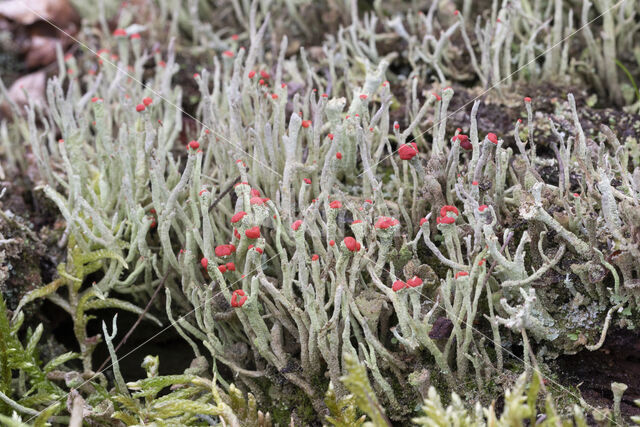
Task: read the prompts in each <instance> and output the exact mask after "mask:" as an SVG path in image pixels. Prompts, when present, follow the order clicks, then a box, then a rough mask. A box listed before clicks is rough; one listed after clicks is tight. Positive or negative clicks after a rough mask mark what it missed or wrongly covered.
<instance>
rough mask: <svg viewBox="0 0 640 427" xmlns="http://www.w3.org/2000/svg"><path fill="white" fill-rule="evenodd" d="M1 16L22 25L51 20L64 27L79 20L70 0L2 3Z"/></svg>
mask: <svg viewBox="0 0 640 427" xmlns="http://www.w3.org/2000/svg"><path fill="white" fill-rule="evenodd" d="M0 15H2V16H4V17H6V18H8V19H11V20H13V21H16V22H19V23H20V24H22V25H31V24H33V23H34V22H37V21H40V20H49V21H51V22H53V23H54V24H56V25H59V26H62V27H64V26H67V25H69V24H70V23H71V22H75V21H77V20H78V15H77V14H76V11H75V9H74V8H73V7H72V6H71V4H70V3H69V1H68V0H8V1H3V2H0Z"/></svg>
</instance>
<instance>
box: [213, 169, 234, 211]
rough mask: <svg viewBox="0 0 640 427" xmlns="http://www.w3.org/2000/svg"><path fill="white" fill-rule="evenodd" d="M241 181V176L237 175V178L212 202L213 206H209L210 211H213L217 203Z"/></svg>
mask: <svg viewBox="0 0 640 427" xmlns="http://www.w3.org/2000/svg"><path fill="white" fill-rule="evenodd" d="M239 182H240V177H237V178H236V179H234V180H233V182H232V183H231V184H229V186H228V187H227V188H226V189H225V190H224V191H223V192H222V193H220V195H219V196H218V198H217V199H215V200H214V201H213V203H211V206H209V212H211V211H212V210H213V208H215V207H216V205H217V204H218V203H220V201H221V200H222V199H223V198H224V196H226V195H227V194H229V192H230V191H231V190H233V186H234V185H236V184H237V183H239Z"/></svg>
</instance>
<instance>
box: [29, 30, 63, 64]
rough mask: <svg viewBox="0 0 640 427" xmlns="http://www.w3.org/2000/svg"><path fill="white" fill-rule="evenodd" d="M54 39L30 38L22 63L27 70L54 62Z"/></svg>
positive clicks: (57, 40) (58, 40) (55, 40)
mask: <svg viewBox="0 0 640 427" xmlns="http://www.w3.org/2000/svg"><path fill="white" fill-rule="evenodd" d="M57 43H60V39H58V38H56V37H45V36H32V37H31V40H30V43H29V49H28V50H27V55H26V57H25V59H24V63H25V65H26V66H27V68H35V67H39V66H42V65H47V64H50V63H52V62H53V61H55V60H56V44H57Z"/></svg>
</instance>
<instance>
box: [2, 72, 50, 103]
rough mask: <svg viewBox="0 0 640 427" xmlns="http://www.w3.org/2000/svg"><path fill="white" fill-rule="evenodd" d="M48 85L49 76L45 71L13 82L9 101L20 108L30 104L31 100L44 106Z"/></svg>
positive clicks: (9, 92)
mask: <svg viewBox="0 0 640 427" xmlns="http://www.w3.org/2000/svg"><path fill="white" fill-rule="evenodd" d="M46 84H47V74H46V73H45V72H44V71H36V72H35V73H31V74H27V75H26V76H23V77H20V78H19V79H18V80H16V81H15V82H13V84H12V85H11V87H10V88H9V91H8V95H9V99H11V100H12V101H13V102H15V103H16V104H18V105H19V106H21V105H26V104H28V103H29V100H31V101H33V102H34V103H40V104H42V105H44V103H45V95H44V94H45V87H46Z"/></svg>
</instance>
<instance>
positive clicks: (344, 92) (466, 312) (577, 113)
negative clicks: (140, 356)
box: [0, 0, 640, 426]
mask: <svg viewBox="0 0 640 427" xmlns="http://www.w3.org/2000/svg"><path fill="white" fill-rule="evenodd" d="M201 3H206V6H199V5H200V4H201ZM213 3H214V2H211V4H209V2H195V1H193V2H188V6H187V5H183V6H182V8H181V6H180V4H179V2H163V1H161V2H159V5H158V7H157V9H155V6H154V7H152V8H151V11H152V12H154V13H156V14H157V18H158V20H159V21H160V22H162V21H163V20H164V21H165V23H166V24H167V25H168V27H169V30H168V33H169V35H170V36H175V37H171V38H170V40H169V39H167V36H166V34H164V35H163V34H162V31H163V29H162V27H163V26H162V25H160V24H158V27H157V28H156V27H155V26H154V25H155V24H149V25H148V27H144V26H141V25H140V24H141V23H136V22H135V19H134V18H135V16H134V15H133V14H131V13H122V14H121V15H120V18H119V22H118V24H119V25H118V29H117V30H116V31H115V32H111V31H110V32H109V33H106V32H105V31H103V32H102V33H101V32H100V31H99V28H100V25H101V24H102V27H103V29H106V23H105V22H101V20H100V19H99V18H96V19H97V20H98V24H97V25H96V26H95V27H91V24H90V23H89V22H87V23H86V25H87V30H86V32H85V34H84V35H83V36H82V38H81V40H80V42H82V43H83V44H85V45H86V49H84V51H83V52H82V53H81V54H78V55H76V56H72V57H66V58H65V56H64V55H63V53H62V52H59V55H58V56H59V72H58V73H57V75H56V76H54V77H52V78H51V79H50V80H49V82H48V85H47V93H46V95H47V102H46V104H44V105H39V104H36V103H34V102H29V103H28V104H27V105H24V106H18V105H15V104H13V105H11V107H12V109H13V113H14V114H13V119H12V120H6V121H3V122H2V127H1V129H0V131H1V132H0V135H2V138H3V139H4V140H5V142H4V147H5V148H6V150H8V151H10V152H11V154H10V155H9V154H7V153H5V159H6V160H7V162H6V163H7V164H6V165H5V166H4V168H5V169H10V170H12V171H15V172H16V173H20V171H21V163H20V162H18V161H13V162H12V161H11V159H18V158H22V157H25V158H26V157H27V156H28V157H29V158H30V161H31V162H32V164H35V165H36V167H37V170H38V185H37V187H36V188H35V189H34V191H35V192H39V193H41V194H44V195H46V197H47V198H48V199H50V200H51V201H52V202H53V203H54V204H55V206H56V207H57V209H58V211H59V215H60V216H61V217H62V218H63V219H64V227H63V229H62V230H60V233H59V236H58V238H59V246H60V247H62V248H63V249H64V251H65V252H66V257H65V260H64V261H61V262H60V263H59V264H58V265H57V275H56V277H55V278H54V279H53V281H51V282H50V283H49V284H46V285H43V286H41V287H37V288H36V289H34V290H32V291H29V292H26V293H25V294H24V295H22V297H21V300H20V302H19V304H17V306H13V307H9V308H10V310H9V309H8V308H7V307H6V306H5V303H4V298H2V299H0V331H1V332H2V336H1V338H0V372H2V381H0V392H1V394H0V398H1V402H0V408H2V412H3V413H5V414H7V417H3V418H2V420H3V421H4V422H6V423H10V424H11V423H13V424H14V425H21V424H20V422H21V421H20V420H19V419H20V417H21V418H22V420H23V421H27V420H28V422H30V423H36V424H37V425H44V423H45V422H46V420H47V419H49V420H50V421H53V422H63V423H64V422H69V421H75V422H77V420H79V419H83V418H84V419H85V420H86V421H87V422H93V423H98V424H103V423H116V422H121V423H124V424H126V425H138V424H147V423H150V422H156V423H158V424H164V423H166V424H176V423H178V424H217V423H225V424H229V425H270V424H271V423H272V422H275V423H280V424H282V425H284V424H285V423H288V422H289V421H290V420H293V422H294V423H300V424H307V423H311V422H320V423H332V424H334V425H342V426H351V425H361V424H362V423H364V422H365V420H366V419H368V420H369V421H366V422H370V423H372V425H386V424H388V423H389V422H390V421H389V420H393V421H394V422H398V423H402V422H408V421H409V420H411V419H413V422H414V423H416V424H417V425H485V424H489V425H518V424H520V423H523V422H524V420H525V419H527V420H530V421H531V423H532V424H533V423H535V422H536V419H537V415H538V413H544V414H546V417H547V418H546V421H545V422H546V423H548V424H549V425H551V424H553V425H556V424H555V423H557V422H559V420H560V419H562V418H563V417H564V419H565V420H567V419H569V418H566V417H571V419H573V422H575V423H577V424H578V425H583V423H585V416H584V415H583V413H584V412H588V413H590V414H592V416H594V417H595V418H596V419H598V420H601V421H602V422H614V420H615V421H618V422H621V420H622V417H621V415H620V413H619V412H620V410H619V403H620V398H621V396H622V392H619V393H618V397H617V398H616V399H617V402H618V403H617V404H618V406H617V410H614V411H613V413H612V412H611V411H609V409H607V408H596V407H594V406H592V405H590V404H588V403H587V402H585V401H584V400H582V399H581V398H580V396H579V394H578V393H577V391H576V390H575V389H573V388H572V389H571V390H569V391H567V389H566V388H565V386H563V385H561V384H560V383H559V382H558V378H557V377H556V376H555V375H553V374H552V372H551V370H550V367H549V365H548V362H550V361H552V360H553V359H554V358H555V357H557V356H558V355H563V354H573V353H575V352H578V351H580V350H582V349H587V350H589V351H594V350H597V349H599V348H600V347H601V346H602V345H603V343H604V341H605V339H606V336H607V332H608V330H610V329H611V328H613V327H615V328H626V329H634V328H636V327H637V326H638V322H639V321H640V316H639V314H640V311H639V307H640V293H639V289H640V276H639V275H640V267H639V266H640V249H639V247H640V154H639V149H638V142H637V139H636V137H634V136H629V135H616V132H615V131H614V130H612V128H611V127H608V126H607V125H606V124H601V125H600V127H599V128H598V129H597V130H593V129H590V130H589V132H586V131H585V129H584V128H583V124H582V123H581V119H582V117H581V109H582V108H583V107H585V106H584V105H581V104H580V103H579V102H577V101H576V99H575V98H574V96H573V95H572V94H571V93H568V94H567V95H566V97H565V96H564V94H558V97H560V98H562V101H558V103H557V108H556V110H555V111H553V113H550V112H548V111H539V110H538V108H537V105H536V104H537V103H538V100H537V99H536V97H535V96H534V94H532V93H522V94H521V93H520V92H519V91H520V90H521V88H522V87H525V86H523V82H528V83H529V84H532V83H534V82H545V81H548V80H551V79H555V78H556V77H557V78H563V79H566V81H565V83H567V84H575V83H576V82H578V81H581V82H587V81H588V82H590V84H591V85H592V86H591V87H593V88H594V92H595V93H598V96H599V97H601V98H603V99H604V98H605V97H608V100H609V102H612V103H617V104H618V105H621V104H623V103H627V104H629V105H628V106H627V107H625V108H626V109H627V110H628V111H629V112H630V113H629V114H631V113H632V112H633V111H634V110H637V107H638V104H637V103H636V104H633V103H634V102H635V99H633V96H634V94H633V93H632V94H631V96H630V97H629V96H627V95H626V94H627V93H629V91H628V90H627V89H628V85H625V84H623V83H620V81H621V80H622V77H621V74H620V73H618V72H617V71H616V65H615V64H616V60H617V59H616V58H617V56H616V54H617V52H621V51H623V50H625V49H630V48H631V47H632V46H635V45H634V43H636V42H637V41H638V34H637V25H632V24H633V22H634V19H637V18H636V12H635V10H634V5H636V4H638V3H637V2H633V1H627V2H623V3H624V4H623V5H621V6H619V7H618V8H617V9H616V10H615V11H614V12H611V13H608V14H605V15H603V18H602V22H599V21H598V22H597V23H595V24H592V23H591V20H592V19H593V18H595V17H597V16H598V14H600V13H602V12H604V11H605V10H607V9H609V8H611V7H613V6H614V5H613V3H612V2H610V1H605V0H602V1H598V2H596V3H597V10H593V7H592V5H591V4H590V2H584V3H583V4H582V6H581V7H580V8H578V9H575V8H572V7H568V6H567V5H566V4H563V2H561V1H555V2H551V1H548V2H547V1H536V2H533V4H530V3H529V2H526V1H522V2H520V3H521V4H520V6H521V8H520V9H516V8H515V7H514V5H512V4H511V3H509V2H507V4H505V5H502V6H500V7H499V5H498V2H493V8H492V9H491V10H490V11H489V12H488V13H485V14H484V15H483V16H480V15H479V16H478V18H477V20H476V21H475V22H474V20H473V19H472V16H473V13H474V12H473V7H472V4H471V2H469V1H465V2H464V4H462V5H461V7H460V10H461V12H458V11H456V10H455V8H454V7H451V8H449V6H452V5H450V4H448V3H447V2H444V3H447V5H445V6H442V5H441V3H443V2H427V3H428V5H427V6H428V7H425V9H424V10H425V12H424V13H422V12H419V13H416V11H415V10H413V11H412V10H409V11H407V12H405V13H401V14H397V15H394V16H393V18H391V16H390V13H391V12H390V9H387V8H386V7H385V6H383V5H382V3H383V2H374V8H373V10H371V11H368V12H366V13H363V11H360V13H359V11H358V8H357V7H356V2H353V3H350V4H349V5H346V6H336V7H337V8H338V10H340V8H345V11H348V12H349V13H350V15H349V16H350V18H351V19H350V22H349V23H348V25H346V26H344V27H341V28H340V29H339V30H337V31H336V32H335V33H328V34H326V36H325V38H324V40H323V41H322V43H321V45H320V46H313V47H312V48H309V47H308V46H307V47H300V48H299V49H297V47H298V46H299V42H296V43H295V44H294V47H296V49H295V50H294V51H293V52H292V48H291V40H289V38H288V37H287V36H286V35H284V36H282V37H280V38H278V39H276V38H275V36H276V35H281V34H282V32H285V33H286V32H287V31H288V32H289V35H291V34H293V33H296V34H298V33H307V32H308V31H309V30H308V29H307V28H305V26H304V24H303V23H302V21H301V17H300V15H299V11H298V10H297V9H296V6H295V5H294V3H295V2H287V1H283V2H274V5H271V10H273V11H274V12H275V13H274V15H269V14H268V13H267V12H268V8H267V5H266V4H265V5H263V4H262V2H257V1H254V2H252V3H251V4H250V5H249V4H248V3H249V2H237V4H236V2H233V3H234V8H233V13H234V14H235V16H236V19H240V21H242V23H243V25H242V30H239V31H240V32H241V35H240V36H238V35H235V34H234V35H233V36H232V35H231V34H224V33H223V32H221V31H219V30H218V29H217V28H216V27H215V25H213V24H205V22H206V21H205V18H204V17H206V16H207V14H208V13H213V10H214V9H208V8H215V7H216V6H214V5H213ZM245 3H247V4H245ZM266 3H269V2H266ZM276 3H277V5H276ZM329 3H331V2H329ZM287 6H289V7H288V8H287ZM307 6H308V7H312V6H309V5H307ZM334 6H335V5H334ZM347 6H348V7H347ZM199 7H204V8H205V9H204V10H199V9H198V8H199ZM387 7H391V6H387ZM278 8H280V9H281V10H279V9H278ZM449 9H450V10H449ZM229 10H231V9H229ZM302 10H304V8H302ZM227 12H228V10H227ZM149 13H151V12H149ZM185 13H186V14H187V16H188V17H189V19H188V20H187V22H186V23H185V22H183V20H184V16H185ZM578 13H580V15H579V18H578V15H577V14H578ZM280 15H281V16H280ZM87 16H89V12H87ZM552 17H553V19H551V18H552ZM181 22H182V23H183V24H184V26H181V25H179V24H180V23H181ZM274 22H275V24H274ZM279 22H280V23H282V22H289V23H291V27H290V28H288V29H287V30H286V31H284V30H283V29H282V28H280V27H278V25H279V24H278V23H279ZM566 23H570V25H569V26H565V24H566ZM217 24H219V22H217V21H216V25H217ZM584 24H589V26H588V27H587V28H588V30H585V31H584V32H583V33H580V35H576V36H575V38H578V37H584V38H585V39H586V42H583V43H582V44H578V43H577V42H576V40H574V38H570V39H566V40H565V39H564V38H565V36H567V35H571V33H572V31H573V29H574V28H575V26H578V25H584ZM474 25H475V27H474ZM571 25H574V26H573V27H572V26H571ZM89 28H93V29H94V30H95V31H94V32H93V33H92V32H90V31H89ZM596 31H602V34H603V35H602V36H601V37H602V41H601V42H598V41H597V40H595V36H594V34H596ZM152 36H156V37H157V39H158V40H161V41H163V42H166V45H163V47H157V45H154V43H153V41H154V40H153V38H152ZM309 37H310V36H309ZM392 42H393V43H396V45H395V46H396V47H395V48H390V47H389V45H392V44H393V43H392ZM556 45H557V46H556ZM398 46H401V47H402V50H400V49H399V48H398ZM575 46H581V48H582V49H583V50H582V58H581V59H580V60H579V61H577V60H576V61H573V60H570V59H569V53H568V52H569V50H570V49H571V48H572V47H575ZM189 49H192V50H193V52H195V53H194V56H195V57H196V58H202V61H201V62H197V64H198V65H197V66H193V67H190V66H186V65H185V64H183V63H181V59H180V58H185V57H186V56H187V55H186V54H185V53H183V52H184V51H189ZM202 53H206V55H203V54H202ZM540 54H543V58H542V60H541V62H539V61H533V62H530V61H531V60H532V59H534V58H536V56H538V55H540ZM636 56H638V55H637V52H636ZM540 63H542V65H540ZM582 68H584V69H587V70H588V71H585V72H584V73H582V74H581V72H580V71H578V70H579V69H582ZM622 68H624V66H622ZM520 69H522V70H520ZM619 69H620V68H618V70H619ZM90 71H91V72H90ZM516 71H518V72H517V73H516V74H514V72H516ZM184 75H188V76H189V77H188V78H187V79H185V77H184ZM179 79H181V80H182V81H185V80H188V82H186V83H184V84H178V83H176V81H177V80H179ZM469 80H473V81H476V82H477V83H478V84H479V85H480V86H481V87H483V88H486V89H491V90H490V91H489V92H487V93H486V96H487V97H489V98H488V100H490V101H487V102H483V101H481V100H480V99H471V98H470V97H469V93H470V92H468V91H467V90H466V89H465V88H464V87H463V86H462V82H465V81H469ZM632 81H633V80H632ZM185 87H188V88H190V90H191V92H190V93H189V97H190V99H189V100H187V103H188V102H193V100H194V99H195V100H196V102H195V104H194V106H195V108H194V109H193V111H192V112H191V113H185V112H183V111H182V110H181V106H182V105H183V104H185V103H186V102H184V100H183V98H184V96H185V93H184V91H185ZM0 88H2V89H3V91H4V86H3V85H0ZM4 92H5V93H6V91H4ZM458 92H461V93H462V94H464V95H465V96H466V97H467V99H464V100H462V101H458V100H457V99H456V97H457V96H458V95H457V93H458ZM514 93H515V94H516V95H513V94H514ZM478 94H479V92H478ZM507 94H508V95H507ZM530 95H531V96H530ZM473 96H475V95H473ZM483 96H484V94H483ZM505 97H507V98H510V101H509V102H511V103H512V105H517V107H516V108H517V109H519V111H520V112H521V113H522V117H523V119H517V120H513V121H512V122H509V124H508V131H506V130H498V129H487V128H486V124H485V123H486V121H485V122H483V117H485V114H486V111H487V110H488V109H491V108H492V102H493V103H498V102H501V101H500V100H502V99H505ZM469 99H471V101H468V100H469ZM513 99H517V100H516V101H513ZM581 100H582V101H583V99H582V98H581ZM508 120H511V118H508ZM635 135H638V133H636V134H635ZM550 171H551V172H550ZM4 215H8V213H6V212H5V214H4ZM5 244H10V243H7V242H6V243H5ZM3 292H4V290H3ZM43 298H46V299H48V300H49V301H51V302H52V303H53V304H56V305H57V306H59V307H61V308H62V309H63V310H64V312H65V313H66V314H67V315H68V316H70V317H71V319H72V322H73V334H74V337H75V340H76V341H77V343H78V351H77V352H68V353H64V354H62V355H59V356H57V357H56V358H54V359H51V360H41V358H40V357H39V355H38V350H37V348H38V341H39V338H40V336H41V334H42V332H43V325H39V326H37V327H36V328H35V329H32V328H29V329H28V331H27V333H26V336H24V335H23V334H22V335H21V334H19V333H18V332H19V331H20V330H21V327H22V325H23V322H24V318H25V316H24V312H23V309H25V308H26V307H29V305H30V304H32V303H33V301H36V300H39V299H43ZM150 300H152V301H151V304H150V306H149V307H147V304H148V302H149V301H150ZM104 309H115V310H118V311H122V310H124V311H130V312H134V313H136V314H138V315H140V316H143V317H145V318H146V319H147V320H149V321H154V322H157V323H158V324H161V325H163V326H166V327H167V328H173V329H175V330H176V331H177V332H178V334H180V336H181V337H182V338H183V339H184V348H182V349H181V357H182V358H189V359H193V362H192V363H191V366H190V367H189V368H188V369H187V370H186V371H185V372H175V373H174V375H160V374H159V371H158V369H159V366H160V363H162V364H165V365H169V364H170V363H171V361H168V360H162V361H160V360H159V359H158V358H157V357H153V356H147V358H145V361H144V363H143V367H144V368H145V370H146V372H147V378H144V379H137V380H135V379H133V378H130V376H129V375H128V374H127V372H123V371H122V370H121V369H120V364H119V358H120V359H122V357H123V355H122V354H121V353H117V348H116V346H115V344H116V343H117V342H118V341H120V339H121V337H122V335H123V331H122V330H120V331H118V327H117V316H115V317H113V319H112V321H107V322H104V321H103V322H102V331H103V332H102V334H97V335H93V336H90V335H89V333H88V328H87V325H88V323H89V322H90V321H91V320H92V319H94V318H95V316H96V315H100V314H99V313H100V310H104ZM107 324H111V327H110V328H108V327H107ZM144 325H145V323H144V322H143V323H142V325H141V326H140V327H144ZM45 327H46V325H45ZM24 329H25V328H22V330H23V331H24ZM109 329H111V332H109ZM23 342H26V344H23ZM101 345H106V346H107V347H108V351H109V354H110V355H111V363H109V364H108V365H107V371H106V372H108V375H106V376H105V373H103V372H96V369H97V367H98V366H99V365H98V363H100V361H99V360H95V357H94V352H95V349H96V348H97V346H101ZM138 351H140V352H144V351H145V349H144V347H142V348H140V349H139V350H138ZM124 357H127V356H124ZM75 359H78V361H79V363H77V364H75V365H74V363H75V362H76V360H75ZM520 374H522V375H520ZM542 377H544V378H545V379H546V380H547V386H546V387H545V386H544V383H543V382H542ZM516 378H517V380H516ZM503 389H505V390H511V391H506V392H505V396H504V409H503V410H502V415H496V414H500V411H497V410H496V408H495V407H494V406H493V405H491V404H490V402H491V400H493V399H495V398H496V397H497V395H496V392H501V391H502V390H503ZM167 390H168V391H167ZM616 390H617V389H616ZM438 393H440V394H442V396H449V395H451V398H450V400H449V398H446V399H447V400H448V401H449V405H450V406H446V404H445V403H442V401H441V397H440V396H439V394H438ZM452 393H453V394H452ZM556 395H564V398H565V399H566V400H567V401H568V402H569V403H571V404H570V405H569V404H567V406H566V408H565V407H557V405H555V402H554V401H553V396H556ZM564 403H567V402H564ZM483 405H485V406H486V407H485V408H482V406H483ZM417 407H420V412H416V408H417ZM258 408H260V409H258ZM541 408H543V409H541ZM614 409H615V408H614ZM359 411H361V412H362V413H364V414H366V415H365V416H364V417H362V414H361V412H359ZM12 413H15V414H16V415H15V416H14V417H13V420H10V419H9V416H10V415H11V414H12ZM56 417H57V418H56Z"/></svg>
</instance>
